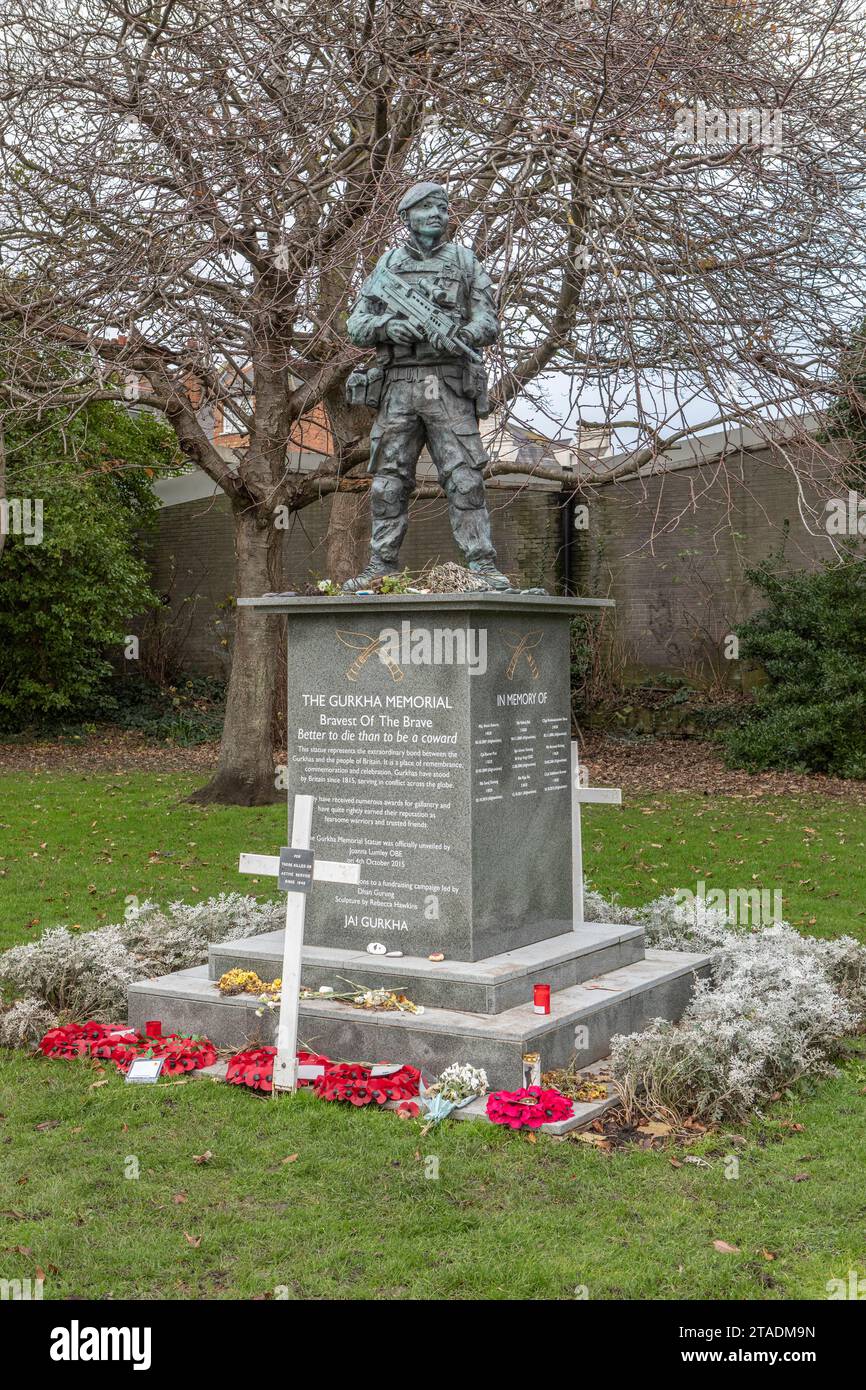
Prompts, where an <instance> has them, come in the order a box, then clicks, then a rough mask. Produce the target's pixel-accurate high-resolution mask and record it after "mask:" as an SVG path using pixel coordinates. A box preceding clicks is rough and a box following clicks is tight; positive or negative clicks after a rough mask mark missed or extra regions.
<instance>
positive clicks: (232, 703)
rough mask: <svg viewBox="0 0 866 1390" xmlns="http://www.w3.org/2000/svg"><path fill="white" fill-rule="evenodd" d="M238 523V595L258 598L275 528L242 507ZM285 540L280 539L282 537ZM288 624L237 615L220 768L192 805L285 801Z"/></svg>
mask: <svg viewBox="0 0 866 1390" xmlns="http://www.w3.org/2000/svg"><path fill="white" fill-rule="evenodd" d="M234 522H235V576H236V579H235V584H236V588H235V593H236V595H237V596H238V597H241V598H254V597H256V596H257V595H258V594H263V593H266V592H268V591H269V590H272V589H273V587H274V586H273V583H272V580H271V574H270V569H271V566H272V565H273V564H274V556H273V553H272V552H273V546H272V528H271V527H270V526H268V525H267V524H264V525H263V524H262V522H261V519H260V517H259V515H258V513H257V512H256V510H255V508H253V507H251V506H250V505H249V503H248V502H247V501H238V502H237V503H236V504H235V509H234ZM280 534H281V535H282V533H280ZM284 624H285V618H279V617H276V616H269V615H265V614H264V613H262V612H259V611H256V610H251V609H249V608H236V609H235V632H234V644H233V652H232V669H231V676H230V678H229V687H228V697H227V700H226V717H225V724H224V725H223V736H222V743H221V744H220V756H219V763H218V764H217V770H216V773H215V774H214V777H213V778H212V780H211V781H210V782H208V784H207V785H206V786H204V787H201V788H200V789H199V790H198V791H195V792H193V793H192V795H191V796H190V797H189V800H190V801H195V802H200V803H204V804H208V803H211V802H219V803H223V804H225V805H230V806H264V805H267V804H268V803H270V802H273V801H281V800H283V799H284V797H285V793H284V792H279V791H278V790H277V788H276V777H275V773H274V753H273V738H272V727H273V710H274V696H275V692H276V688H277V681H279V680H282V679H283V678H284V674H285V673H284V672H282V673H281V672H278V670H277V658H278V649H279V645H280V641H279V639H280V631H281V626H283V625H284Z"/></svg>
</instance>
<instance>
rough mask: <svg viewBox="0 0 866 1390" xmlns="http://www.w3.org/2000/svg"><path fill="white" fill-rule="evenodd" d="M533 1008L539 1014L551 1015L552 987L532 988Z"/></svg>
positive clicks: (537, 986) (535, 986)
mask: <svg viewBox="0 0 866 1390" xmlns="http://www.w3.org/2000/svg"><path fill="white" fill-rule="evenodd" d="M532 1007H533V1008H534V1010H535V1012H536V1013H537V1014H549V1013H550V985H533V986H532Z"/></svg>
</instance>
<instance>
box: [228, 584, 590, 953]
mask: <svg viewBox="0 0 866 1390" xmlns="http://www.w3.org/2000/svg"><path fill="white" fill-rule="evenodd" d="M239 602H241V603H244V604H246V605H247V606H251V607H257V608H261V609H263V610H266V611H271V612H273V611H277V612H285V613H286V614H287V615H288V672H289V675H288V747H289V752H288V770H287V782H288V792H289V799H290V801H291V798H292V796H293V795H294V794H295V793H299V792H300V793H307V794H311V795H313V796H314V797H315V798H316V804H315V808H314V814H313V835H312V842H313V848H314V849H315V850H316V851H317V852H318V853H320V854H321V855H322V857H324V858H328V859H336V860H340V861H343V862H354V863H359V864H360V865H361V882H360V884H359V885H357V886H354V885H353V886H347V885H345V884H342V885H330V884H320V885H319V886H318V887H317V888H316V890H315V891H314V892H313V893H312V894H311V895H310V899H309V901H308V904H307V915H306V924H305V931H304V936H305V941H306V942H307V944H309V945H314V946H322V947H330V948H336V949H339V950H352V951H364V950H365V948H366V947H367V945H368V944H370V943H373V942H376V943H379V944H380V945H382V946H384V947H386V948H388V949H392V948H394V949H398V950H401V951H402V952H403V953H404V955H405V956H413V957H414V956H420V957H425V956H427V955H429V954H430V953H431V952H433V951H437V950H438V951H442V952H444V954H445V955H446V956H447V957H448V958H450V959H455V960H461V961H479V960H482V959H485V958H487V957H490V956H497V955H500V954H502V953H503V952H507V951H512V950H515V949H518V948H520V947H522V946H525V945H528V944H530V943H532V942H538V941H544V940H547V939H549V938H553V937H557V936H561V935H562V934H563V933H564V932H567V931H569V930H570V929H571V926H572V893H571V848H572V837H571V788H570V740H571V711H570V697H569V670H570V655H569V623H570V620H571V618H572V617H573V616H574V614H575V613H576V612H579V611H581V610H582V609H584V608H586V607H595V606H599V604H598V601H596V600H579V599H562V598H548V597H544V596H539V595H523V594H505V595H502V594H448V595H429V596H422V595H416V596H413V595H408V596H405V595H399V596H398V595H394V596H381V595H376V596H373V597H370V598H366V599H362V598H351V597H347V598H336V599H331V598H322V599H305V598H300V599H292V598H279V597H276V598H267V597H264V598H261V599H246V600H239ZM250 848H253V846H250ZM267 848H268V849H269V850H272V847H271V846H268V847H267Z"/></svg>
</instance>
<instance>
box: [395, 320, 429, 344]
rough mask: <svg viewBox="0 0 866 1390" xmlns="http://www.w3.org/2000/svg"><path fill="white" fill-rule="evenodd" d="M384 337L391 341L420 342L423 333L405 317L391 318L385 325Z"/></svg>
mask: <svg viewBox="0 0 866 1390" xmlns="http://www.w3.org/2000/svg"><path fill="white" fill-rule="evenodd" d="M385 337H386V338H387V339H388V341H389V342H391V343H420V342H421V341H422V339H423V337H424V334H423V333H422V332H421V329H420V328H416V327H415V326H414V324H411V323H409V322H408V320H406V319H391V321H390V322H389V323H387V324H386V325H385Z"/></svg>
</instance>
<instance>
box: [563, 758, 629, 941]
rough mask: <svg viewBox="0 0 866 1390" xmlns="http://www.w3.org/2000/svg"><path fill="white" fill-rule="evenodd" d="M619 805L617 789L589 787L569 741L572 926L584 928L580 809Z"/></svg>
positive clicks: (619, 794) (583, 770)
mask: <svg viewBox="0 0 866 1390" xmlns="http://www.w3.org/2000/svg"><path fill="white" fill-rule="evenodd" d="M589 802H591V803H593V804H595V805H604V806H621V805H622V791H621V790H620V788H619V787H589V786H587V785H586V781H585V769H584V768H582V767H581V765H580V751H579V749H578V746H577V739H572V740H571V903H572V926H573V928H574V930H575V931H577V929H578V927H582V926H583V840H582V837H581V830H580V808H581V806H582V805H583V804H585V803H589Z"/></svg>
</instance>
